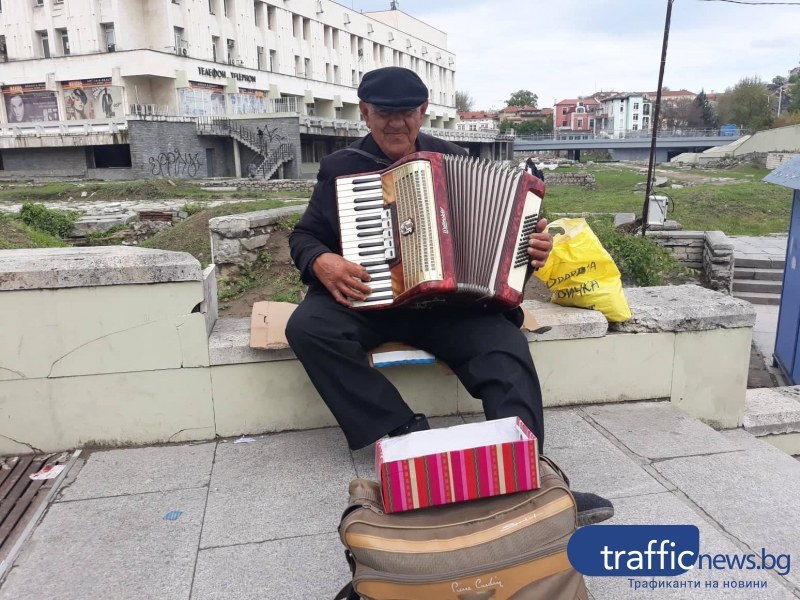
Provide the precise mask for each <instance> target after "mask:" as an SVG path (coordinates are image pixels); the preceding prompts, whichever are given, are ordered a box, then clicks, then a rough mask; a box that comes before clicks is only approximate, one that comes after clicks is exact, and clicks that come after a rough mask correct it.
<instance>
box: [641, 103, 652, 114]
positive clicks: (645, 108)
mask: <svg viewBox="0 0 800 600" xmlns="http://www.w3.org/2000/svg"><path fill="white" fill-rule="evenodd" d="M642 113H643V114H645V115H649V114H650V105H649V104H645V105H644V106H643V107H642Z"/></svg>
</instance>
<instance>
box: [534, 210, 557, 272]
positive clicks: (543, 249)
mask: <svg viewBox="0 0 800 600" xmlns="http://www.w3.org/2000/svg"><path fill="white" fill-rule="evenodd" d="M552 249H553V236H552V235H550V234H549V233H547V219H540V220H539V222H538V223H537V224H536V233H533V234H531V237H530V240H529V241H528V256H530V258H531V266H532V267H537V268H538V267H542V266H544V263H546V262H547V257H548V256H550V251H551V250H552Z"/></svg>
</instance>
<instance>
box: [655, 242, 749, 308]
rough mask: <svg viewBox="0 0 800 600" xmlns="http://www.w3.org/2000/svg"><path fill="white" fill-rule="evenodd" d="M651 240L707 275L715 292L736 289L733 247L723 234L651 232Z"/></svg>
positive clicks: (685, 265) (704, 275)
mask: <svg viewBox="0 0 800 600" xmlns="http://www.w3.org/2000/svg"><path fill="white" fill-rule="evenodd" d="M647 235H648V237H650V238H652V239H653V240H654V241H656V242H657V243H658V244H659V245H661V246H663V247H664V248H667V249H668V250H670V251H671V252H672V254H673V255H674V256H675V258H676V259H678V260H679V261H680V262H681V263H682V264H683V266H684V267H687V268H690V269H697V270H699V271H702V273H703V281H704V282H705V284H706V285H707V286H708V287H709V288H711V289H712V290H716V291H718V292H724V293H726V294H730V293H731V291H732V289H733V244H732V243H731V242H730V240H728V238H727V237H726V236H725V234H724V233H723V232H721V231H648V233H647Z"/></svg>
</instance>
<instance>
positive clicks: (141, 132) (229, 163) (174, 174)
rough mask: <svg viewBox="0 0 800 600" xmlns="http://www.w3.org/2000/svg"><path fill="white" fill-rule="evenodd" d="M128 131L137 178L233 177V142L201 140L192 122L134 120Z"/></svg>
mask: <svg viewBox="0 0 800 600" xmlns="http://www.w3.org/2000/svg"><path fill="white" fill-rule="evenodd" d="M128 128H129V134H128V139H129V140H130V144H131V165H132V170H133V173H134V174H135V175H136V177H137V178H142V179H150V178H152V177H170V178H175V179H202V178H204V177H230V176H232V175H233V174H234V168H233V141H232V140H231V139H230V138H227V137H219V136H199V135H197V126H196V125H195V123H194V122H193V121H192V122H185V123H183V122H180V123H176V122H168V121H158V120H149V121H145V120H131V121H128ZM207 150H210V151H211V152H210V153H209V152H207ZM209 157H211V158H212V160H211V163H212V164H210V165H209V164H208V162H209V160H208V159H209Z"/></svg>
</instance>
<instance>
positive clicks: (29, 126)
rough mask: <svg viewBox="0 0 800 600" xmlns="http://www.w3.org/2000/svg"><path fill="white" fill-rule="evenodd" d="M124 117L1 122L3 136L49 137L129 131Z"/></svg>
mask: <svg viewBox="0 0 800 600" xmlns="http://www.w3.org/2000/svg"><path fill="white" fill-rule="evenodd" d="M127 129H128V122H127V121H126V120H125V119H124V118H115V119H93V120H91V121H41V122H36V123H17V124H13V125H12V124H0V136H2V137H47V136H63V135H98V134H103V133H119V132H120V131H127Z"/></svg>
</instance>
